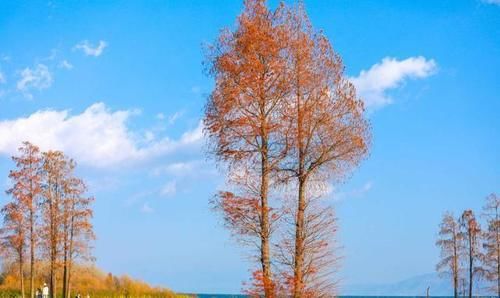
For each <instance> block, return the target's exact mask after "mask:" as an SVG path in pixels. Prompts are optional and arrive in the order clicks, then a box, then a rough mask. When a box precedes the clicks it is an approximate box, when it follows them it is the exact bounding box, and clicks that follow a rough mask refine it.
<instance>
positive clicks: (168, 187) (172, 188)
mask: <svg viewBox="0 0 500 298" xmlns="http://www.w3.org/2000/svg"><path fill="white" fill-rule="evenodd" d="M176 193H177V182H176V181H175V180H172V181H169V182H167V183H166V184H165V185H164V186H163V187H162V189H161V191H160V194H161V195H162V196H165V197H172V196H174V195H175V194H176Z"/></svg>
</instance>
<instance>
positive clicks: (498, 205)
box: [483, 193, 500, 297]
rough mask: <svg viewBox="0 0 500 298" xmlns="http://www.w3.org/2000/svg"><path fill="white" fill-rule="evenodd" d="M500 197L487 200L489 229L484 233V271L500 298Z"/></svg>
mask: <svg viewBox="0 0 500 298" xmlns="http://www.w3.org/2000/svg"><path fill="white" fill-rule="evenodd" d="M499 213H500V197H499V196H498V195H497V194H495V193H492V194H490V195H489V196H488V197H487V198H486V205H485V206H484V213H483V214H484V215H485V216H486V219H487V224H488V229H487V230H486V231H485V232H484V236H485V237H484V238H485V241H484V243H483V246H484V249H485V254H484V262H483V264H484V269H485V271H486V278H487V279H488V280H489V281H491V282H493V285H492V287H491V290H492V291H494V292H495V293H497V296H498V297H500V217H499V215H500V214H499Z"/></svg>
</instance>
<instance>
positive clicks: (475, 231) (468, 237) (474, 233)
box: [459, 210, 483, 298]
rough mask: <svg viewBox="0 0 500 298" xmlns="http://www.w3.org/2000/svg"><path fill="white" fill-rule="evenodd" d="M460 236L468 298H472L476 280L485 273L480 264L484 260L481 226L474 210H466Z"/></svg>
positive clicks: (460, 222)
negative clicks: (463, 250)
mask: <svg viewBox="0 0 500 298" xmlns="http://www.w3.org/2000/svg"><path fill="white" fill-rule="evenodd" d="M459 224H460V229H461V231H460V235H461V238H462V240H463V242H464V247H465V262H466V263H467V271H468V280H467V281H468V296H469V298H472V291H473V289H474V279H475V278H476V277H477V275H481V274H482V273H483V268H482V267H481V266H480V264H479V260H481V258H482V253H481V247H480V240H481V226H480V225H479V222H478V221H477V220H476V217H475V215H474V212H472V210H465V211H464V212H463V213H462V216H461V217H460V219H459Z"/></svg>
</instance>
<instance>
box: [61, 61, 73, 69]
mask: <svg viewBox="0 0 500 298" xmlns="http://www.w3.org/2000/svg"><path fill="white" fill-rule="evenodd" d="M59 68H64V69H68V70H69V69H73V64H71V63H69V62H68V60H63V61H61V62H60V63H59Z"/></svg>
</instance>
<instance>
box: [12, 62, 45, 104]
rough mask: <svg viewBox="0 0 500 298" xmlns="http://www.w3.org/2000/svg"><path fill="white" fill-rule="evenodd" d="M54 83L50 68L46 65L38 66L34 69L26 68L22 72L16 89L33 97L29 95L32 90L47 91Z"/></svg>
mask: <svg viewBox="0 0 500 298" xmlns="http://www.w3.org/2000/svg"><path fill="white" fill-rule="evenodd" d="M53 82H54V79H53V78H52V74H51V73H50V71H49V68H48V67H47V66H46V65H44V64H37V65H36V66H35V67H34V68H29V67H26V68H25V69H23V70H22V71H21V78H20V79H19V81H17V86H16V87H17V90H19V91H21V92H23V93H24V94H25V95H26V96H28V97H31V94H30V93H29V91H30V90H31V89H37V90H42V89H47V88H49V87H50V86H51V85H52V83H53Z"/></svg>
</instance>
